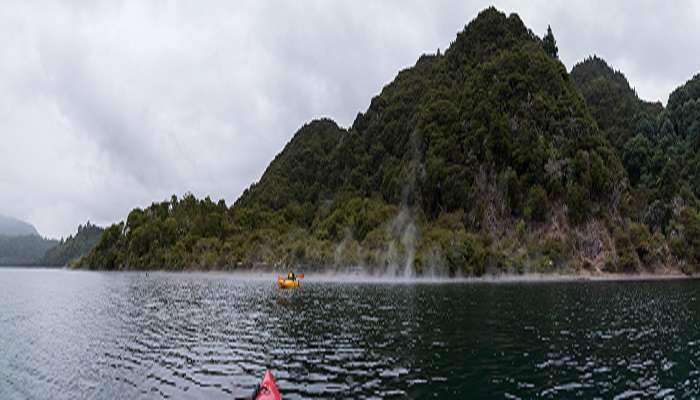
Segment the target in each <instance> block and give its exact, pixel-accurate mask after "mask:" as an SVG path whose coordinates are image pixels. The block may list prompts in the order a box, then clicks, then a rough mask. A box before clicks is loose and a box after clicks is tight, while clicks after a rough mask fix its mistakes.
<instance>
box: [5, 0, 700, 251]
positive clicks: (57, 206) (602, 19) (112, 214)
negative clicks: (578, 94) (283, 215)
mask: <svg viewBox="0 0 700 400" xmlns="http://www.w3.org/2000/svg"><path fill="white" fill-rule="evenodd" d="M488 5H489V4H488V3H485V2H463V1H442V0H439V1H434V2H423V1H388V2H364V3H360V2H358V1H346V0H343V1H333V2H328V1H321V0H318V1H312V0H308V1H300V2H277V1H236V2H231V1H223V0H222V1H212V2H206V3H199V2H188V1H154V2H141V1H94V2H93V1H73V2H70V1H69V2H40V1H37V2H25V1H19V0H17V1H10V2H6V3H4V4H3V7H2V8H1V9H0V138H2V145H1V146H0V169H1V170H2V171H3V172H2V174H0V213H3V214H8V215H13V216H16V217H19V218H21V219H24V220H27V221H29V222H32V223H33V224H35V225H36V226H37V228H38V229H39V231H40V232H42V233H43V234H45V235H48V236H53V237H56V236H62V235H67V234H70V233H72V232H74V231H75V228H76V226H77V224H79V223H82V222H85V221H86V220H87V219H90V220H91V221H93V222H97V223H100V224H107V223H112V222H116V221H118V220H121V219H123V218H124V217H125V216H126V214H127V213H128V211H129V210H130V209H131V208H133V207H135V206H147V205H148V204H150V202H152V201H158V200H162V199H165V198H168V197H169V196H170V195H171V194H173V193H175V194H183V193H185V192H187V191H191V192H193V193H195V194H197V195H199V196H204V195H210V196H211V197H212V198H214V199H219V198H225V199H226V200H227V201H228V202H229V203H230V202H232V201H233V200H235V199H236V198H237V197H238V195H239V194H240V193H241V192H242V191H243V189H245V188H246V187H247V186H248V185H250V183H252V182H253V181H255V180H257V179H258V178H259V177H260V175H261V174H262V172H263V170H264V168H265V167H266V166H267V164H268V163H269V161H270V160H271V159H272V158H273V157H274V156H275V154H276V153H277V152H279V151H280V150H281V149H282V147H283V146H284V144H285V143H286V142H287V141H288V140H289V139H290V138H291V136H292V135H293V133H294V132H295V131H296V130H297V129H298V128H299V127H300V126H301V125H302V124H303V123H304V122H306V121H308V120H310V119H312V118H318V117H322V116H328V117H331V118H333V119H335V120H336V121H338V122H339V123H340V124H341V125H345V126H347V125H349V124H350V123H351V122H352V120H353V118H354V116H355V115H356V113H357V112H358V111H361V110H364V109H365V108H366V107H367V105H368V104H369V101H370V99H371V97H372V96H373V95H375V94H376V93H378V92H379V91H380V90H381V88H382V86H383V85H385V84H387V83H388V82H390V81H391V80H392V79H393V77H394V76H395V75H396V73H397V72H398V71H399V70H400V69H402V68H405V67H408V66H410V65H412V64H413V63H414V62H415V60H416V59H417V58H418V56H419V55H420V54H421V53H427V52H430V53H432V52H435V51H436V50H437V49H438V48H441V49H445V48H446V47H447V46H448V45H449V43H450V42H451V41H452V40H453V39H454V37H455V34H456V33H457V31H459V30H461V29H462V28H463V26H464V25H465V24H466V23H468V22H469V21H470V20H471V19H472V18H474V17H475V16H476V14H477V13H478V11H479V10H481V9H483V8H485V7H487V6H488ZM496 6H497V7H498V8H500V9H502V10H504V11H506V12H518V13H519V14H520V15H521V17H522V19H523V21H524V22H525V23H526V24H527V25H528V26H529V27H530V28H532V29H533V30H534V31H535V32H536V33H538V34H542V33H543V32H544V31H545V30H546V27H547V24H551V25H552V28H553V30H554V33H555V36H556V38H557V40H558V44H559V48H560V55H561V57H562V60H563V61H564V63H565V64H566V65H567V67H569V68H570V67H571V66H572V65H573V64H574V63H575V62H577V61H579V60H581V59H583V58H584V57H585V56H587V55H590V54H593V53H596V54H599V55H601V56H602V57H604V58H606V59H607V60H608V61H609V62H610V63H611V64H612V65H613V66H614V67H616V68H617V69H620V70H622V71H623V72H624V73H625V74H626V75H627V76H628V78H629V80H630V82H631V83H632V85H634V86H635V87H636V89H637V91H638V92H639V93H640V95H641V96H642V97H644V98H647V99H658V100H663V101H665V100H666V97H667V96H668V94H669V92H670V91H671V90H672V89H673V88H675V87H676V86H678V85H679V84H681V83H683V82H684V81H685V80H687V79H689V78H690V77H691V76H692V75H693V74H694V73H695V72H697V71H696V70H695V69H696V68H697V66H698V65H700V52H698V51H696V50H697V49H696V48H695V47H696V46H697V45H696V43H700V41H699V40H698V36H699V35H700V34H698V33H697V32H698V31H697V30H696V29H694V28H695V23H696V21H698V20H700V11H699V9H698V6H697V5H696V3H693V2H674V3H672V4H667V5H663V6H660V5H659V4H658V3H655V2H651V1H645V2H636V3H634V7H630V5H629V4H628V3H622V2H621V3H617V4H612V5H609V4H607V3H606V2H602V1H594V2H580V3H576V4H572V3H571V2H560V3H551V2H544V1H536V2H528V3H527V4H522V3H520V2H515V1H497V2H496Z"/></svg>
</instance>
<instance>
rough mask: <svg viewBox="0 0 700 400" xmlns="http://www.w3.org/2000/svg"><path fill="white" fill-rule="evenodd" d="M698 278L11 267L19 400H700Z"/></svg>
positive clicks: (12, 386) (7, 338)
mask: <svg viewBox="0 0 700 400" xmlns="http://www.w3.org/2000/svg"><path fill="white" fill-rule="evenodd" d="M699 297H700V285H699V282H698V281H693V280H673V281H620V282H611V281H604V282H601V281H598V282H582V281H576V282H539V283H538V282H520V283H517V282H511V283H473V282H471V283H464V282H454V283H415V282H414V283H386V282H357V281H355V282H351V281H335V282H334V281H329V280H323V281H319V280H315V279H314V277H313V276H311V275H307V276H306V278H305V279H304V280H303V281H302V286H301V288H299V289H298V290H295V291H288V292H282V291H280V290H278V289H277V288H276V286H275V283H274V276H269V277H266V279H261V278H249V277H243V276H237V275H234V274H216V273H192V274H190V273H181V274H175V273H173V274H171V273H150V274H148V275H147V274H145V273H106V272H105V273H102V272H80V271H67V270H48V269H38V270H33V269H0V398H1V399H47V398H52V399H74V398H91V399H112V398H143V399H161V398H169V399H202V398H206V399H232V398H244V397H245V396H249V395H250V393H251V392H252V390H253V388H254V386H255V385H256V384H257V382H258V381H259V379H260V378H261V376H262V374H263V372H264V370H265V369H266V368H267V367H269V368H271V369H272V371H273V373H274V375H275V377H276V379H277V381H278V384H279V386H280V389H281V391H282V393H283V396H284V398H285V399H302V398H352V399H370V398H371V399H380V398H398V399H400V398H445V397H450V396H451V395H452V396H456V397H454V398H534V397H539V398H577V397H579V398H592V397H596V396H599V397H601V398H616V399H623V398H635V397H652V398H653V397H657V398H693V397H697V396H698V395H700V367H699V366H698V364H699V363H700V315H699V313H700V301H699Z"/></svg>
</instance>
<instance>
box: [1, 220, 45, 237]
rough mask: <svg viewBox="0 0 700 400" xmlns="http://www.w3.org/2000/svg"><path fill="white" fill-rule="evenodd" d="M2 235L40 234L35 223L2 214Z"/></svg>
mask: <svg viewBox="0 0 700 400" xmlns="http://www.w3.org/2000/svg"><path fill="white" fill-rule="evenodd" d="M0 235H5V236H26V235H37V236H38V235H39V232H37V230H36V228H34V226H33V225H31V224H28V223H26V222H24V221H20V220H18V219H16V218H12V217H6V216H4V215H0Z"/></svg>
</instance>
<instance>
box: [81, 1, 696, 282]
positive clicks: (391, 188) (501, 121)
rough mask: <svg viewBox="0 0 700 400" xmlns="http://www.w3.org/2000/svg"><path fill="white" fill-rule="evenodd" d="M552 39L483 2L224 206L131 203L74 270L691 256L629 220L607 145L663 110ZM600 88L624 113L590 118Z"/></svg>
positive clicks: (414, 268)
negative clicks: (345, 123) (562, 52)
mask: <svg viewBox="0 0 700 400" xmlns="http://www.w3.org/2000/svg"><path fill="white" fill-rule="evenodd" d="M557 51H558V50H557V46H556V41H555V39H554V37H553V35H552V34H551V32H548V34H547V35H546V36H545V37H544V39H540V38H539V37H538V36H537V35H535V34H534V33H533V32H532V31H530V30H529V29H528V28H527V27H526V26H525V25H524V24H523V22H522V21H521V20H520V18H519V17H518V16H517V15H515V14H512V15H510V16H506V15H505V14H503V13H501V12H499V11H497V10H496V9H494V8H489V9H486V10H484V11H482V12H481V13H480V14H479V15H478V16H477V17H476V18H475V19H474V20H473V21H471V22H470V23H469V24H468V25H467V26H466V27H465V28H464V30H463V31H461V32H459V33H458V34H457V37H456V39H455V40H454V41H453V42H452V43H451V44H450V46H449V47H448V48H447V50H446V51H445V52H444V53H441V52H438V53H437V54H432V55H423V56H421V57H420V58H419V59H418V61H417V62H416V64H415V65H414V66H413V67H411V68H407V69H405V70H403V71H401V72H400V73H399V74H398V76H397V77H396V78H395V79H394V81H393V82H391V83H390V84H388V85H387V86H386V87H384V88H383V89H382V91H381V93H380V94H379V95H377V96H376V97H374V98H373V99H372V100H371V102H370V105H369V108H368V109H367V110H366V111H365V112H364V113H360V114H358V115H357V117H356V119H355V121H354V122H353V124H352V126H350V127H349V128H347V129H345V128H341V127H339V126H337V124H335V123H334V122H333V121H331V120H328V119H321V120H316V121H312V122H310V123H308V124H306V125H304V126H303V127H302V128H301V129H300V130H299V131H298V132H297V133H296V134H295V135H294V137H293V138H292V140H291V141H290V142H289V144H288V145H287V146H286V147H285V148H284V150H283V151H282V152H281V153H280V154H279V155H277V157H275V159H274V160H273V161H272V163H271V164H270V165H269V167H268V168H267V170H266V171H265V173H264V174H263V176H262V178H261V179H260V181H259V182H258V183H256V184H253V185H252V186H251V187H250V188H249V189H248V190H246V191H245V192H244V193H243V195H242V196H241V197H240V199H238V200H237V201H236V203H235V204H234V205H233V206H232V207H227V206H226V205H225V204H224V203H223V202H218V203H214V202H212V201H211V200H210V199H208V198H207V199H204V200H197V199H195V198H194V197H192V196H191V195H187V196H185V197H184V198H182V199H178V198H176V197H174V196H173V198H172V199H171V200H170V201H165V202H162V203H154V204H153V205H152V206H151V207H149V208H147V209H145V210H140V209H135V210H134V211H132V212H131V213H130V214H129V216H128V218H127V219H126V221H125V222H123V223H120V224H117V225H114V226H112V227H110V228H108V229H107V230H106V231H105V234H104V235H103V236H102V239H101V240H100V242H99V243H98V245H97V246H96V248H95V249H94V250H93V252H91V254H90V255H89V256H87V257H85V258H83V259H82V260H81V262H80V265H81V266H84V267H91V268H106V269H126V268H163V269H182V268H238V267H242V266H255V265H272V266H275V265H277V266H279V265H285V264H304V265H306V266H307V267H309V266H316V267H318V268H338V267H343V266H348V265H363V266H366V267H368V268H370V269H373V270H379V271H382V272H389V273H395V274H413V273H419V274H426V273H432V272H438V273H440V272H446V273H449V274H468V275H470V274H471V275H480V274H483V273H485V272H489V271H492V272H515V273H518V272H524V271H530V272H555V271H561V272H576V271H581V270H590V271H594V272H596V271H609V272H635V271H642V270H649V271H660V270H667V269H668V268H669V267H671V268H673V266H675V265H676V264H677V263H676V261H677V260H676V258H677V257H685V258H683V260H687V262H686V263H685V264H683V263H681V264H682V265H683V266H684V268H686V270H689V269H690V268H692V267H693V266H694V265H695V264H696V263H695V261H694V260H692V259H691V258H690V257H691V256H690V255H680V254H679V253H677V252H674V251H672V250H671V248H676V247H674V246H672V245H670V243H672V242H673V243H675V242H674V241H678V240H684V239H679V238H691V235H689V234H687V232H690V231H688V229H693V228H687V226H688V225H687V224H685V225H684V222H683V221H681V220H680V219H676V220H673V222H672V221H671V219H670V218H669V221H668V222H667V223H666V225H664V226H662V227H659V226H653V227H651V226H650V225H647V224H645V222H644V221H642V220H640V219H639V218H638V214H639V211H638V210H639V207H641V206H638V205H636V204H635V202H637V201H639V198H637V197H635V194H636V193H633V192H632V191H633V190H636V188H637V186H634V185H637V184H638V180H632V179H630V178H629V177H628V171H630V170H631V169H630V165H631V162H632V161H631V160H627V159H624V160H623V152H622V150H621V149H624V148H625V147H626V146H627V143H628V141H629V138H635V137H636V136H637V135H636V132H637V125H636V124H637V122H638V120H637V119H636V118H637V115H638V114H639V113H640V112H644V113H646V114H647V115H648V119H650V120H653V119H654V118H658V116H659V115H661V114H663V113H664V112H665V111H663V110H662V107H661V106H660V105H659V104H649V103H645V102H642V101H640V100H639V99H637V97H636V94H635V93H634V91H633V90H631V89H629V85H628V84H627V81H626V79H625V78H624V76H622V74H620V73H616V72H614V71H612V70H611V69H610V68H609V67H607V65H606V64H605V63H604V62H602V60H598V59H592V60H587V61H586V62H584V63H583V64H581V65H579V66H577V68H576V70H575V71H572V75H573V76H574V78H575V79H572V76H570V75H569V74H568V73H567V71H566V69H565V67H564V66H563V65H562V63H561V62H560V61H559V60H558V58H557ZM611 71H612V73H610V72H611ZM576 83H577V84H578V86H577V85H576ZM693 87H694V86H693ZM628 89H629V90H628ZM686 92H687V93H689V94H688V95H685V97H682V96H676V97H678V98H679V100H678V101H677V102H674V104H676V103H678V104H680V103H681V97H682V99H691V98H693V93H695V91H694V90H691V89H688V90H687V91H685V92H683V93H686ZM582 93H583V96H582ZM603 100H605V101H610V102H612V103H613V106H617V105H618V103H620V104H622V105H620V106H619V107H620V108H622V109H624V110H625V113H624V114H622V115H617V114H615V115H610V114H606V113H605V111H606V109H605V107H610V103H604V102H603ZM689 101H693V100H686V101H685V103H687V102H689ZM685 103H683V104H685ZM693 104H695V103H693ZM689 107H691V106H686V105H681V110H685V109H687V108H689ZM670 108H671V101H669V109H670ZM684 112H685V111H681V112H680V115H685V114H684ZM679 121H680V120H679ZM683 121H685V120H683ZM674 123H675V122H674ZM683 123H685V122H683ZM691 125H692V124H691ZM674 129H675V128H674ZM623 161H624V163H623ZM628 161H629V162H628ZM640 176H641V174H640ZM640 179H641V178H640ZM629 182H632V183H633V187H632V188H631V187H630V185H629ZM660 185H663V183H661V184H660ZM681 208H682V209H683V210H685V209H686V208H688V209H691V210H692V208H691V207H689V203H687V202H686V203H683V205H682V206H681ZM691 212H692V211H691ZM685 214H688V213H687V212H686V213H683V212H681V213H680V214H678V216H679V217H678V218H680V216H681V215H685ZM674 215H675V214H674ZM689 215H690V214H689ZM696 215H697V214H695V216H696ZM688 218H690V219H688V221H691V220H692V215H691V217H688ZM686 222H687V221H686ZM674 223H675V224H677V225H678V224H680V225H678V226H679V228H677V229H676V228H674V229H676V230H674V231H673V232H676V233H674V235H675V236H673V237H672V238H671V236H672V235H671V236H669V232H670V231H669V230H668V227H670V226H676V225H673V224H674ZM691 225H692V224H691ZM681 226H682V227H681ZM688 240H690V239H688ZM688 240H686V242H687V241H688Z"/></svg>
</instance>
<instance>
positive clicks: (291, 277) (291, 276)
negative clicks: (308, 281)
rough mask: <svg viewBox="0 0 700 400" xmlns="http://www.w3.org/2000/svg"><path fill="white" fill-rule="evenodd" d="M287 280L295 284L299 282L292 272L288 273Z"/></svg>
mask: <svg viewBox="0 0 700 400" xmlns="http://www.w3.org/2000/svg"><path fill="white" fill-rule="evenodd" d="M287 280H290V281H292V282H294V281H296V280H297V276H296V275H294V272H291V271H290V272H289V273H287Z"/></svg>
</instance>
